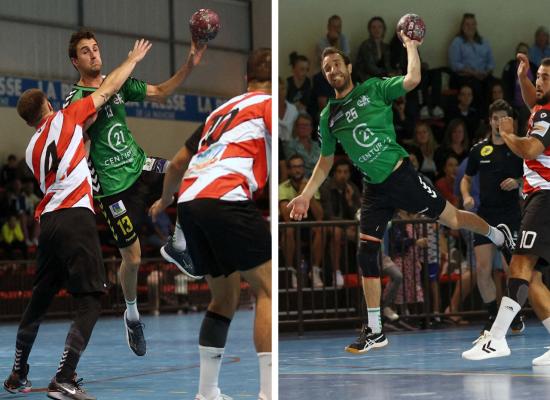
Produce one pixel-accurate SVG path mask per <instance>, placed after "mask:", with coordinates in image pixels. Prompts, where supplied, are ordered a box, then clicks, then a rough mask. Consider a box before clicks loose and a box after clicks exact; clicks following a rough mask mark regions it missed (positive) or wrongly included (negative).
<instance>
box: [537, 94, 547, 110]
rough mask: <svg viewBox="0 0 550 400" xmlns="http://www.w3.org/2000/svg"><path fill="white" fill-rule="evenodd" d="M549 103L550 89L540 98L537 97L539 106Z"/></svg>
mask: <svg viewBox="0 0 550 400" xmlns="http://www.w3.org/2000/svg"><path fill="white" fill-rule="evenodd" d="M548 103H550V91H548V92H546V93H544V95H543V96H542V97H541V98H540V99H539V98H537V104H538V105H539V106H543V105H545V104H548Z"/></svg>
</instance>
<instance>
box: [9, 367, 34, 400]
mask: <svg viewBox="0 0 550 400" xmlns="http://www.w3.org/2000/svg"><path fill="white" fill-rule="evenodd" d="M28 374H29V364H27V365H25V368H24V369H22V370H20V371H14V370H12V371H11V374H10V376H8V379H6V380H5V381H4V389H6V390H7V391H8V392H10V393H18V392H20V393H28V392H30V391H31V389H32V385H31V381H29V380H28V379H27V375H28Z"/></svg>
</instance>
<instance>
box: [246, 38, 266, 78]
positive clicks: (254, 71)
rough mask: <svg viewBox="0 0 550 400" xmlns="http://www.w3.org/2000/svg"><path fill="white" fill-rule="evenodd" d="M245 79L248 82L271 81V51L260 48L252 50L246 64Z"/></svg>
mask: <svg viewBox="0 0 550 400" xmlns="http://www.w3.org/2000/svg"><path fill="white" fill-rule="evenodd" d="M246 79H247V81H248V82H251V81H256V82H267V81H271V49H270V48H267V47H262V48H260V49H257V50H254V51H253V52H252V53H251V54H250V55H249V56H248V61H247V62H246Z"/></svg>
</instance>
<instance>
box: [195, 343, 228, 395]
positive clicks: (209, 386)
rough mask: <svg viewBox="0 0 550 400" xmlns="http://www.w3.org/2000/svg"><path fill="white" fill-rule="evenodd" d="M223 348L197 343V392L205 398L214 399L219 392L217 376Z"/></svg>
mask: <svg viewBox="0 0 550 400" xmlns="http://www.w3.org/2000/svg"><path fill="white" fill-rule="evenodd" d="M224 350H225V349H224V348H217V347H206V346H201V345H199V354H200V361H201V367H200V377H199V394H201V395H203V396H204V398H206V399H207V400H212V399H216V398H217V397H218V396H219V394H220V389H219V388H218V377H219V375H220V368H221V365H222V358H223V353H224Z"/></svg>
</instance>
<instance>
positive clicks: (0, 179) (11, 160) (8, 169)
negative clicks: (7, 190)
mask: <svg viewBox="0 0 550 400" xmlns="http://www.w3.org/2000/svg"><path fill="white" fill-rule="evenodd" d="M16 177H17V157H15V154H10V155H9V156H8V162H7V163H6V164H5V165H4V166H3V167H2V170H0V186H4V187H6V186H8V185H9V184H10V183H11V182H12V181H13V180H14V179H15V178H16Z"/></svg>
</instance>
